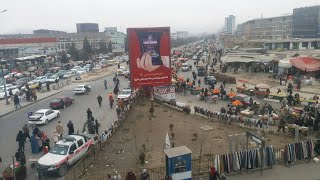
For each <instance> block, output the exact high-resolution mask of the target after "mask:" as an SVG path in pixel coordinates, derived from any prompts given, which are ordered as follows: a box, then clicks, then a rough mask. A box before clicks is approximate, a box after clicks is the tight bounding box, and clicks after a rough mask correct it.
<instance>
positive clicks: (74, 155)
mask: <svg viewBox="0 0 320 180" xmlns="http://www.w3.org/2000/svg"><path fill="white" fill-rule="evenodd" d="M89 135H90V134H88V135H78V134H77V135H75V134H73V135H69V136H66V137H64V138H63V139H62V140H60V141H58V142H57V143H56V144H55V145H54V146H53V147H52V148H51V150H50V151H49V152H48V153H47V154H45V155H44V156H42V157H41V158H40V159H39V160H38V163H37V170H38V171H39V172H41V173H43V174H46V173H57V174H58V175H59V176H64V175H65V174H66V173H67V171H68V166H72V165H73V164H74V163H76V162H77V161H78V160H80V159H81V158H83V157H84V156H85V155H86V153H87V152H88V150H89V148H91V146H93V145H94V143H95V140H94V138H92V137H90V136H89Z"/></svg>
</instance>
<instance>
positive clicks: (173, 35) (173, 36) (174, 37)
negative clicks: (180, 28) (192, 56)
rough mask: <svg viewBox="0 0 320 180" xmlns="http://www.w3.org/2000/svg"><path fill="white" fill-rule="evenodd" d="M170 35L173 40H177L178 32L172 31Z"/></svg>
mask: <svg viewBox="0 0 320 180" xmlns="http://www.w3.org/2000/svg"><path fill="white" fill-rule="evenodd" d="M170 37H171V40H177V39H178V36H177V33H170Z"/></svg>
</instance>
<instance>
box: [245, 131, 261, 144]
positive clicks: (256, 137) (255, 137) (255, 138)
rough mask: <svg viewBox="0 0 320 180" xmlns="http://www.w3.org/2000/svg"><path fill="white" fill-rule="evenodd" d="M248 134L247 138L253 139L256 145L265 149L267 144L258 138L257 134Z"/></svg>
mask: <svg viewBox="0 0 320 180" xmlns="http://www.w3.org/2000/svg"><path fill="white" fill-rule="evenodd" d="M246 134H247V138H249V139H251V140H252V141H254V142H255V143H257V144H259V145H262V147H264V145H265V142H264V140H262V139H261V138H260V137H258V136H257V135H255V134H253V133H251V132H249V131H247V132H246Z"/></svg>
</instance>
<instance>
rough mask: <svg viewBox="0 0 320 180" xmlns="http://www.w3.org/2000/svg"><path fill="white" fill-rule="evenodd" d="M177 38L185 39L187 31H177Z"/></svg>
mask: <svg viewBox="0 0 320 180" xmlns="http://www.w3.org/2000/svg"><path fill="white" fill-rule="evenodd" d="M176 34H177V39H187V38H188V35H189V33H188V31H177V33H176Z"/></svg>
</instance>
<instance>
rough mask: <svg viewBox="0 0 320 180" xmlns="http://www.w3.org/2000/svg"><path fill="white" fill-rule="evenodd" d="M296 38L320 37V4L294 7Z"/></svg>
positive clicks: (293, 34) (294, 35)
mask: <svg viewBox="0 0 320 180" xmlns="http://www.w3.org/2000/svg"><path fill="white" fill-rule="evenodd" d="M292 16H293V18H292V19H293V22H292V24H293V31H292V37H294V38H320V6H310V7H303V8H296V9H293V14H292Z"/></svg>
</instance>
